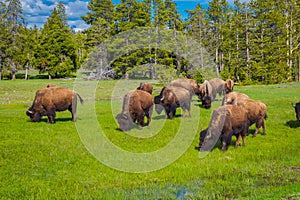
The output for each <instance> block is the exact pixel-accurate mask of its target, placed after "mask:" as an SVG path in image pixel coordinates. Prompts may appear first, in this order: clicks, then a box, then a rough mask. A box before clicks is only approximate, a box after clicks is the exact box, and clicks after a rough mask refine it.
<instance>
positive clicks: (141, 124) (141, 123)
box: [137, 114, 144, 129]
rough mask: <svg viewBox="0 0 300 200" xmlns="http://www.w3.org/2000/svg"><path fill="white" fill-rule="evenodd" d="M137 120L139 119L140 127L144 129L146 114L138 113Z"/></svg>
mask: <svg viewBox="0 0 300 200" xmlns="http://www.w3.org/2000/svg"><path fill="white" fill-rule="evenodd" d="M137 121H138V129H142V127H143V125H144V114H140V115H138V119H137Z"/></svg>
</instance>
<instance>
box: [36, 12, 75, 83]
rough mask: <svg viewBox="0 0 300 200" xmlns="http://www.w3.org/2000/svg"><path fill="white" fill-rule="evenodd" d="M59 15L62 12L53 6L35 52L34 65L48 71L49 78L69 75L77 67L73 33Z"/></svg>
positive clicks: (41, 70)
mask: <svg viewBox="0 0 300 200" xmlns="http://www.w3.org/2000/svg"><path fill="white" fill-rule="evenodd" d="M61 16H62V13H58V12H57V9H56V8H54V11H53V12H52V14H51V16H50V17H49V18H48V19H47V22H46V24H45V25H44V28H43V29H42V34H41V35H40V44H39V45H38V48H37V51H36V52H35V67H36V68H37V69H39V70H40V72H48V75H49V79H51V77H53V76H61V77H65V76H70V75H71V73H72V72H75V71H76V70H77V68H78V65H77V64H78V63H77V54H76V48H75V45H74V41H73V35H72V32H71V29H70V28H69V27H67V26H66V25H65V23H64V20H63V19H62V18H61Z"/></svg>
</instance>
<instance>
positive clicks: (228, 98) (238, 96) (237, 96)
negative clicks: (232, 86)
mask: <svg viewBox="0 0 300 200" xmlns="http://www.w3.org/2000/svg"><path fill="white" fill-rule="evenodd" d="M248 99H249V97H248V95H246V94H243V93H240V92H230V93H228V94H226V95H225V96H224V98H223V102H222V105H229V104H231V105H235V106H236V105H240V104H242V103H243V102H244V101H245V100H248Z"/></svg>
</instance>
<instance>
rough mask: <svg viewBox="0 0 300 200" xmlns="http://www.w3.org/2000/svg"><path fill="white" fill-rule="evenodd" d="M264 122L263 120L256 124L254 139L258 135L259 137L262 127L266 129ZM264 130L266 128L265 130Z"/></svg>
mask: <svg viewBox="0 0 300 200" xmlns="http://www.w3.org/2000/svg"><path fill="white" fill-rule="evenodd" d="M263 124H264V121H263V119H259V120H258V121H257V122H256V124H255V125H256V128H255V132H254V134H253V136H252V137H256V135H257V133H258V132H259V128H260V127H262V126H263V127H264V125H263ZM263 129H264V128H263ZM264 131H265V130H264Z"/></svg>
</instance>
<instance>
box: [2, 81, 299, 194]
mask: <svg viewBox="0 0 300 200" xmlns="http://www.w3.org/2000/svg"><path fill="white" fill-rule="evenodd" d="M47 83H49V81H48V80H29V81H23V80H17V81H0V155H1V158H0V197H1V198H2V199H281V198H287V199H288V198H290V199H293V198H294V199H299V198H300V194H299V193H300V178H299V177H300V143H299V139H300V123H299V122H298V121H296V117H295V113H294V110H293V108H292V106H291V103H292V102H297V101H299V100H300V94H299V91H300V85H299V84H296V83H290V84H282V85H269V86H240V87H236V88H235V90H236V91H240V92H244V93H246V94H247V95H249V96H250V97H251V98H253V99H257V100H261V101H263V102H265V103H266V105H267V107H268V112H267V113H268V119H267V120H266V125H267V135H266V136H262V135H261V134H258V135H257V137H256V138H252V137H251V133H253V132H254V129H255V127H254V126H252V127H251V128H250V135H249V136H248V137H247V145H246V147H239V148H237V149H235V148H234V146H233V145H231V146H230V147H229V149H228V150H227V151H226V152H222V151H221V150H220V144H218V145H217V146H216V147H215V148H214V149H213V151H212V152H211V153H209V154H208V155H207V156H206V157H204V158H201V159H200V158H199V157H198V151H196V150H195V149H194V147H195V146H197V145H198V142H199V141H198V133H199V131H200V130H202V129H204V128H206V127H207V126H208V124H209V120H210V115H211V113H212V109H214V108H216V107H218V106H219V105H220V104H221V101H216V102H214V103H213V108H212V109H210V110H206V109H203V108H200V121H199V122H198V123H197V124H195V127H196V128H195V129H196V130H197V131H196V133H195V134H196V136H195V138H194V140H193V142H192V144H191V145H190V147H189V148H188V149H187V151H186V152H185V153H184V154H183V155H182V156H181V157H180V158H179V159H178V160H176V161H175V162H174V163H172V164H171V165H168V166H166V167H164V168H162V169H160V170H157V171H153V172H148V173H126V172H121V171H118V170H115V169H112V168H110V167H107V166H106V165H104V164H102V163H101V162H99V161H98V160H97V159H96V158H95V157H94V156H93V155H92V154H90V152H89V151H88V150H87V149H86V148H85V146H84V145H83V143H82V141H81V139H80V136H79V134H78V133H77V129H76V126H75V124H74V123H73V122H71V115H70V113H69V112H67V111H66V112H61V113H57V116H56V123H55V124H47V123H46V118H44V119H43V121H42V122H39V123H33V122H30V121H29V118H28V117H27V116H26V115H25V112H26V109H27V108H28V107H29V106H30V105H31V103H32V101H33V99H34V95H35V91H36V90H37V89H39V88H42V87H45V86H46V84H47ZM50 83H52V84H57V85H59V86H63V87H69V88H72V87H73V81H70V80H52V81H51V82H50ZM116 84H117V83H116V81H101V82H99V83H98V84H97V90H96V103H95V108H96V114H97V120H98V121H99V124H100V125H101V127H102V129H104V130H105V134H106V136H107V138H109V140H110V141H112V142H113V143H114V144H115V145H117V146H119V147H121V148H123V149H125V150H127V151H132V152H150V151H155V150H158V149H160V148H162V147H164V146H165V145H166V144H167V143H169V142H170V141H171V140H172V138H174V136H175V133H176V130H177V129H178V126H179V124H180V123H181V120H182V119H181V118H180V116H179V117H176V118H175V119H174V120H164V119H163V118H161V116H160V115H158V114H156V113H155V112H154V113H153V118H154V119H153V121H152V123H151V128H155V126H159V125H160V123H161V124H162V126H163V128H162V129H161V130H160V131H159V132H158V133H156V134H155V135H153V136H151V137H148V138H141V137H133V136H131V135H129V134H127V133H123V132H121V131H119V130H118V125H117V123H116V120H115V116H114V113H115V112H118V111H121V107H122V103H121V101H117V100H114V101H111V96H112V92H113V90H114V87H115V85H116ZM154 88H155V92H154V93H155V94H157V93H158V92H159V91H160V88H161V86H159V85H154ZM83 98H85V99H86V103H88V102H89V101H92V98H90V99H89V97H87V96H86V95H84V96H83ZM192 105H193V107H194V108H196V107H197V106H198V102H197V100H196V99H194V101H193V103H192ZM84 106H85V105H78V107H81V108H84ZM114 109H115V110H114ZM118 109H119V110H118ZM180 113H181V112H180V110H178V114H180ZM80 117H82V116H80V115H79V116H78V118H79V120H80ZM151 128H150V129H151ZM144 129H145V130H144ZM144 129H143V130H142V131H140V132H141V133H143V131H147V130H146V128H144ZM134 132H135V133H137V134H139V132H138V131H137V130H136V129H133V130H132V133H134ZM259 133H261V131H260V132H259ZM233 140H235V139H233ZM120 162H121V163H122V160H120Z"/></svg>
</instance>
